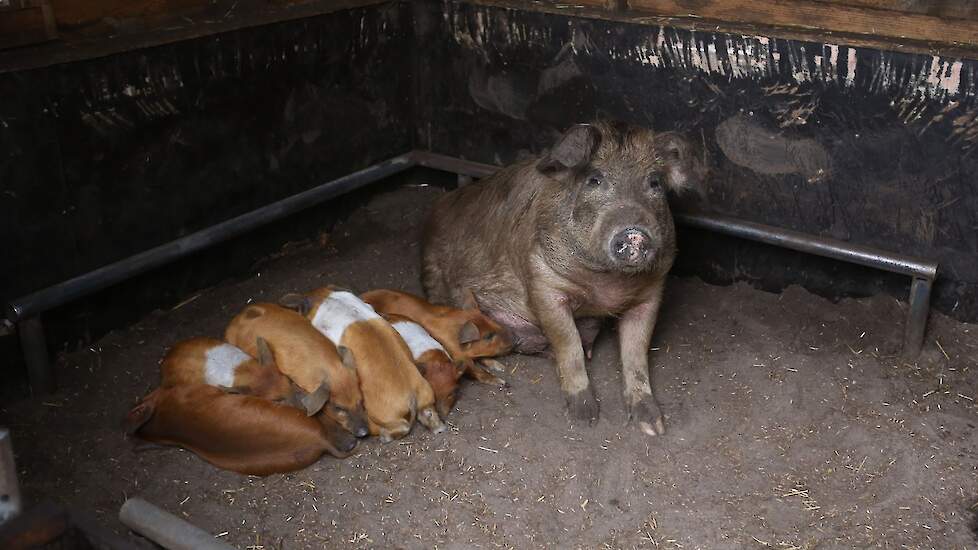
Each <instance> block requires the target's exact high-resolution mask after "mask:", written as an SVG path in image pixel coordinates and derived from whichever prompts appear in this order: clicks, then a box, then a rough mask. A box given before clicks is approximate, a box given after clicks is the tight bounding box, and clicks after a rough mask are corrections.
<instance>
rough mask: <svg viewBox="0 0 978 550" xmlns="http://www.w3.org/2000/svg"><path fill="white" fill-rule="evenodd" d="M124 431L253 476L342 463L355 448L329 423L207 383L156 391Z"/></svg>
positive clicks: (134, 412)
mask: <svg viewBox="0 0 978 550" xmlns="http://www.w3.org/2000/svg"><path fill="white" fill-rule="evenodd" d="M126 430H127V433H129V434H130V435H134V436H135V437H137V438H139V439H142V440H144V441H148V442H151V443H156V444H160V445H173V446H178V447H183V448H185V449H188V450H190V451H193V452H194V453H195V454H197V455H198V456H200V457H201V458H203V459H204V460H206V461H207V462H210V463H211V464H213V465H215V466H217V467H219V468H224V469H226V470H232V471H235V472H239V473H242V474H249V475H257V476H266V475H270V474H275V473H281V472H291V471H294V470H298V469H301V468H305V467H306V466H308V465H310V464H312V463H313V462H316V461H317V460H319V457H321V456H322V455H323V453H329V454H331V455H333V456H335V457H338V458H344V457H347V456H349V455H350V452H352V451H353V449H354V448H355V447H356V443H357V440H356V438H355V437H353V436H352V435H351V434H349V433H348V432H347V431H345V430H343V429H342V428H341V427H340V426H339V425H338V424H336V423H335V422H333V421H332V420H328V419H326V420H322V419H316V418H311V417H309V416H306V415H305V414H304V413H303V412H302V411H301V410H299V409H296V408H295V407H289V406H286V405H281V404H279V403H273V402H271V401H268V400H266V399H262V398H260V397H255V396H252V395H241V394H230V393H225V392H223V391H221V390H220V389H218V388H216V387H214V386H210V385H207V384H190V385H180V386H172V387H168V388H162V387H161V388H157V389H156V390H154V391H153V392H152V393H150V394H149V395H147V396H146V397H144V398H143V399H142V401H140V402H139V404H137V405H136V406H135V407H134V408H133V409H132V410H131V411H129V414H128V415H127V417H126Z"/></svg>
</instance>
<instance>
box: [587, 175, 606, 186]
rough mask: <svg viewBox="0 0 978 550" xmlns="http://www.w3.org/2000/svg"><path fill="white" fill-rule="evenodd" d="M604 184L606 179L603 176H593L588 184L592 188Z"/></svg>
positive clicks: (588, 179)
mask: <svg viewBox="0 0 978 550" xmlns="http://www.w3.org/2000/svg"><path fill="white" fill-rule="evenodd" d="M602 183H604V178H602V177H601V174H591V175H590V176H588V178H587V184H588V185H590V186H591V187H599V186H600V185H601V184H602Z"/></svg>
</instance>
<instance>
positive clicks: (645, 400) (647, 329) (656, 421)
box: [618, 282, 666, 436]
mask: <svg viewBox="0 0 978 550" xmlns="http://www.w3.org/2000/svg"><path fill="white" fill-rule="evenodd" d="M662 288H663V282H659V283H658V284H657V285H656V288H654V289H653V292H652V295H651V297H650V298H649V299H647V300H646V301H644V302H642V303H640V304H638V305H636V306H634V307H632V308H631V309H629V310H628V311H626V312H625V314H624V315H623V316H622V317H621V319H620V320H619V321H618V341H619V345H620V349H621V362H622V375H623V378H624V382H625V405H626V407H628V417H629V419H630V420H637V421H638V425H639V427H640V428H641V429H642V431H643V432H645V433H646V434H648V435H653V436H654V435H662V434H664V433H665V432H666V428H665V422H664V421H663V418H662V412H661V410H660V409H659V404H658V402H656V400H655V396H654V395H652V384H651V382H650V381H649V343H650V342H651V341H652V330H653V329H654V328H655V321H656V317H658V315H659V305H660V304H661V303H662Z"/></svg>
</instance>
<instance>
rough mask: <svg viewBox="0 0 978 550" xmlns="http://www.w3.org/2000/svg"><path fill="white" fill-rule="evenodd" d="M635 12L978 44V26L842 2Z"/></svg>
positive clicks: (649, 7) (700, 2)
mask: <svg viewBox="0 0 978 550" xmlns="http://www.w3.org/2000/svg"><path fill="white" fill-rule="evenodd" d="M629 6H630V7H631V8H632V9H635V10H641V11H645V12H650V13H654V14H657V15H665V16H692V17H697V18H703V19H709V20H716V21H725V22H737V23H757V24H764V25H775V26H782V27H795V28H802V29H815V30H820V31H828V32H839V33H847V34H856V35H869V36H879V37H888V38H897V39H901V38H905V39H910V40H921V41H939V42H944V43H950V44H961V45H966V46H976V45H978V22H976V21H967V20H954V19H944V18H940V17H934V16H930V15H921V14H910V13H904V14H900V15H898V16H895V15H894V13H893V12H892V11H888V10H880V9H873V8H867V7H860V6H846V5H842V4H838V3H828V2H814V1H804V0H798V1H795V2H782V1H779V0H749V1H744V0H696V1H688V0H629Z"/></svg>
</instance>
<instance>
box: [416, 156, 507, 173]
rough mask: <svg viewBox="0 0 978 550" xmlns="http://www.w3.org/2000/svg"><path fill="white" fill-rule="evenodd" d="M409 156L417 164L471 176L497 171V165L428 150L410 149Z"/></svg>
mask: <svg viewBox="0 0 978 550" xmlns="http://www.w3.org/2000/svg"><path fill="white" fill-rule="evenodd" d="M410 157H411V160H413V161H414V162H415V163H416V164H417V165H418V166H424V167H425V168H434V169H435V170H441V171H443V172H452V173H454V174H462V175H466V176H471V177H473V178H484V177H486V176H491V175H493V174H495V173H496V172H498V171H499V167H498V166H494V165H492V164H483V163H481V162H473V161H471V160H464V159H460V158H456V157H450V156H448V155H439V154H438V153H431V152H429V151H411V153H410Z"/></svg>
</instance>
